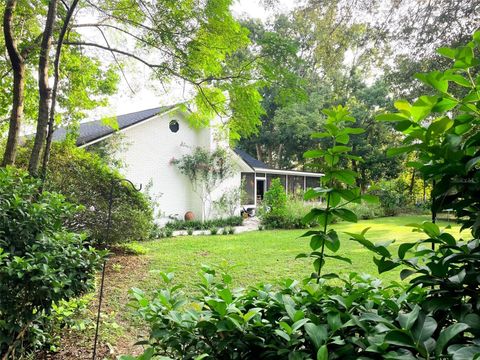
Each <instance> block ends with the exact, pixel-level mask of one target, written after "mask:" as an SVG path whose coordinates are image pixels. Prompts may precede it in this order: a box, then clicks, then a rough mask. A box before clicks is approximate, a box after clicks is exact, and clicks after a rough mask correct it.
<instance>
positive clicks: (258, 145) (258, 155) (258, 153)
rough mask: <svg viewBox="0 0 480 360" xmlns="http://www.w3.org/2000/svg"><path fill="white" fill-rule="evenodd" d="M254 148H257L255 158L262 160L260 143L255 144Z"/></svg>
mask: <svg viewBox="0 0 480 360" xmlns="http://www.w3.org/2000/svg"><path fill="white" fill-rule="evenodd" d="M255 150H257V160H259V161H263V159H262V158H263V156H262V148H261V147H260V144H255Z"/></svg>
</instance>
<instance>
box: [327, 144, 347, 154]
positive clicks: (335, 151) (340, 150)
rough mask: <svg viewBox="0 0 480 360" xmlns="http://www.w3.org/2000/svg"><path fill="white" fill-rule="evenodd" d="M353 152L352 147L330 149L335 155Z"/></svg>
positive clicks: (338, 146)
mask: <svg viewBox="0 0 480 360" xmlns="http://www.w3.org/2000/svg"><path fill="white" fill-rule="evenodd" d="M351 150H352V148H351V147H350V146H340V145H337V146H334V147H333V148H331V149H330V151H331V152H332V153H334V154H339V153H344V152H348V151H351Z"/></svg>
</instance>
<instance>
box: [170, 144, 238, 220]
mask: <svg viewBox="0 0 480 360" xmlns="http://www.w3.org/2000/svg"><path fill="white" fill-rule="evenodd" d="M172 164H173V165H175V166H176V167H177V168H178V169H179V170H180V172H181V173H182V174H183V175H185V176H186V177H187V178H188V179H189V180H190V183H191V184H192V188H193V191H194V192H195V193H196V194H197V195H198V197H199V198H200V200H201V202H202V220H203V221H205V220H206V219H207V218H208V217H209V216H210V208H211V205H212V193H213V191H214V190H215V189H216V188H217V187H218V186H219V185H220V184H221V183H222V182H223V181H224V180H225V179H227V178H229V177H230V176H232V174H233V164H232V162H231V160H230V158H229V156H228V154H227V152H226V150H225V149H221V148H218V149H216V150H214V151H208V150H205V149H203V148H201V147H196V148H195V149H194V150H193V151H192V153H191V154H187V155H184V156H182V157H181V158H180V159H173V160H172Z"/></svg>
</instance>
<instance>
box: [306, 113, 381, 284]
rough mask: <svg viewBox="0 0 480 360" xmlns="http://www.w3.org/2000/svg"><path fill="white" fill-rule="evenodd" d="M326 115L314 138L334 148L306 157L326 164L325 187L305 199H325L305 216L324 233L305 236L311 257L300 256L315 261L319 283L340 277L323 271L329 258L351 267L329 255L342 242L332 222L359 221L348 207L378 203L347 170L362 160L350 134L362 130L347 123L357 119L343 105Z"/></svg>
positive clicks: (347, 260)
mask: <svg viewBox="0 0 480 360" xmlns="http://www.w3.org/2000/svg"><path fill="white" fill-rule="evenodd" d="M323 113H324V114H325V115H326V116H327V118H326V120H325V126H324V127H325V131H324V132H319V133H314V134H312V138H313V139H323V138H326V139H330V141H331V147H330V148H328V149H314V150H310V151H307V152H306V153H305V154H304V157H305V158H307V159H318V160H320V161H322V165H323V172H324V174H325V175H324V176H323V177H322V178H321V179H320V182H321V186H320V187H317V188H312V189H309V190H308V191H307V192H306V193H305V195H304V199H305V200H311V199H322V200H323V201H322V203H324V204H325V206H324V207H321V208H320V207H318V208H313V209H312V210H311V211H310V212H309V213H308V214H307V215H305V217H304V218H303V221H304V222H305V223H311V222H313V221H314V220H317V221H318V223H319V226H320V227H321V229H320V230H312V231H308V232H306V233H305V234H303V235H302V236H303V237H307V236H310V237H311V239H310V247H311V248H312V252H311V253H310V254H299V255H298V256H297V258H300V257H307V256H309V257H312V258H315V261H314V263H313V265H314V268H315V273H313V274H312V278H316V279H317V282H319V281H320V278H321V277H323V278H333V277H338V275H336V274H325V275H323V276H322V268H323V266H324V265H325V258H332V259H337V260H341V261H346V262H348V263H350V264H351V261H350V259H348V258H345V257H342V256H339V255H331V254H326V253H325V247H326V248H327V249H328V250H330V251H331V252H332V253H336V252H337V251H338V249H339V248H340V240H339V238H338V234H337V232H336V231H335V230H334V229H331V228H329V225H330V224H331V223H332V220H333V219H334V218H335V217H336V218H340V219H342V220H345V221H348V222H357V220H358V219H357V215H356V214H355V213H354V212H352V211H351V210H348V209H346V208H345V206H346V205H348V204H350V203H361V202H362V200H363V201H368V202H375V201H377V198H376V197H374V196H372V195H368V194H366V195H362V194H361V190H360V187H358V186H356V181H355V179H356V177H357V173H355V172H354V171H352V170H349V169H345V168H344V166H343V165H342V164H344V163H345V162H348V161H351V160H355V161H357V162H358V161H362V159H361V158H359V157H358V156H355V155H352V154H351V153H350V152H351V151H352V148H351V147H350V146H348V143H349V141H350V135H357V134H361V133H363V132H364V130H363V129H361V128H354V127H348V126H346V125H345V124H347V123H349V122H350V123H354V122H355V119H354V118H353V117H352V116H350V112H349V111H348V110H347V109H346V108H345V107H343V106H341V105H339V106H337V107H333V108H332V109H325V110H323Z"/></svg>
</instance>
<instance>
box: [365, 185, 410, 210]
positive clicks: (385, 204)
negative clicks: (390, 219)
mask: <svg viewBox="0 0 480 360" xmlns="http://www.w3.org/2000/svg"><path fill="white" fill-rule="evenodd" d="M407 188H408V185H407V184H406V183H405V182H404V181H402V180H401V179H396V180H385V181H380V182H379V183H378V184H377V185H376V186H375V190H374V191H373V194H375V195H376V196H378V198H379V199H380V204H381V206H382V208H383V212H384V214H385V216H395V215H398V214H400V213H402V212H406V211H405V210H406V209H407V208H409V207H411V205H412V203H411V201H410V197H409V196H408V193H407Z"/></svg>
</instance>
